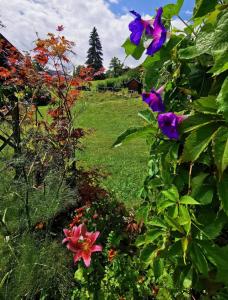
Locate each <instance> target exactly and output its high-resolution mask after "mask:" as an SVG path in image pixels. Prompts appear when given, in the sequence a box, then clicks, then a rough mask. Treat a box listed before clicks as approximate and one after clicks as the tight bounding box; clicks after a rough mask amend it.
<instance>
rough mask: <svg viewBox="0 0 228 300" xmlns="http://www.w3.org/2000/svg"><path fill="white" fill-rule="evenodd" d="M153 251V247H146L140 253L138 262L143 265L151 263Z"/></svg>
mask: <svg viewBox="0 0 228 300" xmlns="http://www.w3.org/2000/svg"><path fill="white" fill-rule="evenodd" d="M155 249H156V247H155V246H153V245H147V246H146V247H145V248H143V249H142V251H141V253H140V260H141V261H142V262H145V263H149V262H150V261H152V260H153V256H154V250H155Z"/></svg>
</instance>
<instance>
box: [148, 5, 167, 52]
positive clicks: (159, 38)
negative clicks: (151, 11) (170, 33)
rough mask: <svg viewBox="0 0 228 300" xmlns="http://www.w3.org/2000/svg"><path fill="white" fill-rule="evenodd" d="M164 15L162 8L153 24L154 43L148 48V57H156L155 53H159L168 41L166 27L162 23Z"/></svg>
mask: <svg viewBox="0 0 228 300" xmlns="http://www.w3.org/2000/svg"><path fill="white" fill-rule="evenodd" d="M162 13H163V9H162V7H160V8H159V9H158V11H157V15H156V17H155V20H154V23H153V27H154V30H153V34H152V36H153V41H152V43H151V44H150V45H149V47H148V48H147V52H146V54H148V55H154V53H155V52H157V51H159V50H160V49H161V47H162V46H163V44H164V43H165V40H166V35H167V30H166V29H165V26H164V25H163V23H162V19H161V16H162Z"/></svg>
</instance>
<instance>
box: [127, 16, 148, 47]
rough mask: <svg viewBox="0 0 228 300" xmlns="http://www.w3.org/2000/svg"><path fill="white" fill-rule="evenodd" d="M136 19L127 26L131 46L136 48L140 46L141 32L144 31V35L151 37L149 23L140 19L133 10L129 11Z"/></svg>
mask: <svg viewBox="0 0 228 300" xmlns="http://www.w3.org/2000/svg"><path fill="white" fill-rule="evenodd" d="M130 12H131V13H132V14H133V15H134V16H135V17H136V18H135V20H134V21H132V22H131V23H130V24H129V30H130V31H131V35H130V41H131V42H132V44H135V45H136V46H138V45H139V44H140V41H141V38H142V35H143V32H144V30H145V33H146V35H148V36H151V37H152V33H153V27H152V26H151V22H150V21H145V20H143V19H142V17H141V15H140V14H138V13H137V12H135V11H134V10H131V11H130Z"/></svg>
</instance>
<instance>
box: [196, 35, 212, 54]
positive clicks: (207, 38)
mask: <svg viewBox="0 0 228 300" xmlns="http://www.w3.org/2000/svg"><path fill="white" fill-rule="evenodd" d="M213 40H214V31H212V29H207V30H205V31H201V32H200V33H199V34H198V35H197V38H196V48H197V51H198V52H199V53H201V54H203V53H207V54H210V55H211V54H212V52H211V49H212V43H213Z"/></svg>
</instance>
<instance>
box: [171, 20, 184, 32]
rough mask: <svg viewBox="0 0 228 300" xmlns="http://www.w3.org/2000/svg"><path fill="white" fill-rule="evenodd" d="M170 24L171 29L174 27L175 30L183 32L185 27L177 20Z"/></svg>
mask: <svg viewBox="0 0 228 300" xmlns="http://www.w3.org/2000/svg"><path fill="white" fill-rule="evenodd" d="M185 22H187V21H185ZM171 24H172V26H173V27H175V28H176V29H179V30H183V29H184V28H185V27H186V25H185V24H184V23H183V21H181V20H179V19H173V20H172V21H171Z"/></svg>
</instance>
